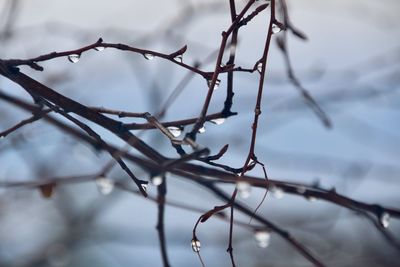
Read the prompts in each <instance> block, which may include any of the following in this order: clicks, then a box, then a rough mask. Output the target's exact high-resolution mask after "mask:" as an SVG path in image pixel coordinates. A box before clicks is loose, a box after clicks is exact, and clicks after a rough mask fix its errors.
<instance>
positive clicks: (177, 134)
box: [167, 126, 182, 137]
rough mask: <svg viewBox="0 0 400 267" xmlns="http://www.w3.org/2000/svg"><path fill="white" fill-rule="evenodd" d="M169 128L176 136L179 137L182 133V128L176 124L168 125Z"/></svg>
mask: <svg viewBox="0 0 400 267" xmlns="http://www.w3.org/2000/svg"><path fill="white" fill-rule="evenodd" d="M167 129H168V131H169V132H170V133H171V134H172V135H173V136H174V137H179V136H180V135H181V133H182V129H181V128H179V127H176V126H170V127H167Z"/></svg>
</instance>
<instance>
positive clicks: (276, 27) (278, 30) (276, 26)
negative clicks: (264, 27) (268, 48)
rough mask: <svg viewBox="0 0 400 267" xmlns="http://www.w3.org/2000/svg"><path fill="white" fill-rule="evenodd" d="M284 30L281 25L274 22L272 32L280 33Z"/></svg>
mask: <svg viewBox="0 0 400 267" xmlns="http://www.w3.org/2000/svg"><path fill="white" fill-rule="evenodd" d="M281 31H282V28H281V27H279V25H277V24H275V23H274V24H272V33H273V34H276V33H280V32H281Z"/></svg>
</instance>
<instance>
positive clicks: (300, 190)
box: [296, 185, 306, 194]
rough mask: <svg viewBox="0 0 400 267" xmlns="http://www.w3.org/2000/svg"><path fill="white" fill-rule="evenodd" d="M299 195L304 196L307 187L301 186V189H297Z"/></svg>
mask: <svg viewBox="0 0 400 267" xmlns="http://www.w3.org/2000/svg"><path fill="white" fill-rule="evenodd" d="M296 191H297V193H299V194H304V193H305V192H306V187H305V186H303V185H301V186H299V187H297V188H296Z"/></svg>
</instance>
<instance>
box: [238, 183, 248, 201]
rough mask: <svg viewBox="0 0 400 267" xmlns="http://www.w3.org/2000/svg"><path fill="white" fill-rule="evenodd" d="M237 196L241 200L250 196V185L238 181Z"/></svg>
mask: <svg viewBox="0 0 400 267" xmlns="http://www.w3.org/2000/svg"><path fill="white" fill-rule="evenodd" d="M236 187H237V190H238V193H239V196H240V197H241V198H243V199H246V198H249V197H250V194H251V185H250V184H249V183H248V182H244V181H239V182H237V183H236Z"/></svg>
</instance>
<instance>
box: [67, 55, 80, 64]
mask: <svg viewBox="0 0 400 267" xmlns="http://www.w3.org/2000/svg"><path fill="white" fill-rule="evenodd" d="M80 58H81V56H80V55H78V54H71V55H69V56H68V60H69V62H71V63H77V62H79V59H80Z"/></svg>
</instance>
